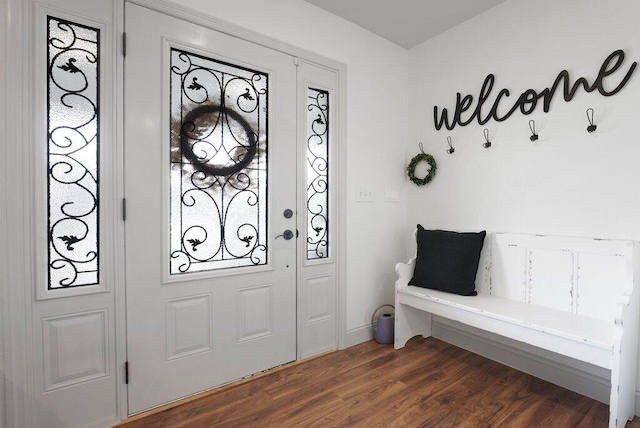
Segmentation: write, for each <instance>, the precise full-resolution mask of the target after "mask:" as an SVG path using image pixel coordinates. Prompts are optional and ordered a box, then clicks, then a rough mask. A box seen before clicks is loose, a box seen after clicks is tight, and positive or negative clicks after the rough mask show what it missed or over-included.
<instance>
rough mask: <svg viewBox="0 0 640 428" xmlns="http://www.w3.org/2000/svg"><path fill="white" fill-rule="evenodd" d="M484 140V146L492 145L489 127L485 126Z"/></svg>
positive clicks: (486, 147)
mask: <svg viewBox="0 0 640 428" xmlns="http://www.w3.org/2000/svg"><path fill="white" fill-rule="evenodd" d="M484 141H485V142H484V144H483V145H482V147H484V148H485V149H488V148H489V147H491V141H489V130H488V129H487V128H484Z"/></svg>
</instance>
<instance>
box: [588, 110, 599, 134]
mask: <svg viewBox="0 0 640 428" xmlns="http://www.w3.org/2000/svg"><path fill="white" fill-rule="evenodd" d="M589 112H591V115H589ZM587 120H588V121H589V126H587V132H589V133H591V132H593V131H595V130H596V129H597V128H598V127H597V126H596V125H595V124H594V123H593V109H592V108H591V107H589V108H588V109H587Z"/></svg>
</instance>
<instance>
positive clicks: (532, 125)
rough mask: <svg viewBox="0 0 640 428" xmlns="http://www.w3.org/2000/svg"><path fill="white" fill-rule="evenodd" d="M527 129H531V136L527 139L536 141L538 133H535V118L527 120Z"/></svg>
mask: <svg viewBox="0 0 640 428" xmlns="http://www.w3.org/2000/svg"><path fill="white" fill-rule="evenodd" d="M529 129H530V130H531V136H530V137H529V139H530V140H531V141H536V140H537V139H538V134H536V121H535V120H533V119H532V120H530V121H529Z"/></svg>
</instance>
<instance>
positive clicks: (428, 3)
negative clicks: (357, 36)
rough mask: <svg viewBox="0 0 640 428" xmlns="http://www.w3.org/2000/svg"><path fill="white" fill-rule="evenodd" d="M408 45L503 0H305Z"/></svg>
mask: <svg viewBox="0 0 640 428" xmlns="http://www.w3.org/2000/svg"><path fill="white" fill-rule="evenodd" d="M305 1H306V2H308V3H311V4H314V5H316V6H318V7H319V8H322V9H324V10H326V11H328V12H331V13H333V14H334V15H338V16H340V17H342V18H344V19H346V20H348V21H351V22H353V23H354V24H357V25H359V26H360V27H362V28H364V29H367V30H369V31H371V32H372V33H375V34H377V35H379V36H381V37H383V38H385V39H387V40H389V41H391V42H393V43H395V44H397V45H399V46H401V47H403V48H405V49H411V48H413V47H414V46H417V45H419V44H420V43H422V42H424V41H425V40H427V39H430V38H432V37H434V36H436V35H438V34H440V33H443V32H444V31H446V30H448V29H449V28H451V27H455V26H456V25H458V24H460V23H462V22H464V21H466V20H467V19H469V18H472V17H474V16H476V15H479V14H481V13H482V12H484V11H485V10H487V9H490V8H492V7H494V6H496V5H497V4H500V3H502V2H504V1H505V0H305Z"/></svg>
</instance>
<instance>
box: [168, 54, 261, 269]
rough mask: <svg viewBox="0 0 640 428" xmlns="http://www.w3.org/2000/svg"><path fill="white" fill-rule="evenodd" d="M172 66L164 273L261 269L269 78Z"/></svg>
mask: <svg viewBox="0 0 640 428" xmlns="http://www.w3.org/2000/svg"><path fill="white" fill-rule="evenodd" d="M170 62H171V63H170V103H171V111H170V114H171V130H170V131H171V135H170V140H171V141H170V159H171V161H170V163H171V165H170V167H171V172H170V177H171V178H170V248H169V251H170V274H171V275H178V274H183V273H191V272H203V271H212V270H218V269H226V268H234V267H242V266H256V265H263V264H266V262H267V107H268V106H267V103H268V96H267V95H268V94H267V89H268V75H267V74H264V73H261V72H258V71H255V70H251V69H247V68H243V67H240V66H236V65H232V64H228V63H225V62H221V61H217V60H214V59H211V58H207V57H204V56H201V55H197V54H194V53H189V52H186V51H183V50H179V49H175V48H174V49H171V61H170Z"/></svg>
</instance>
